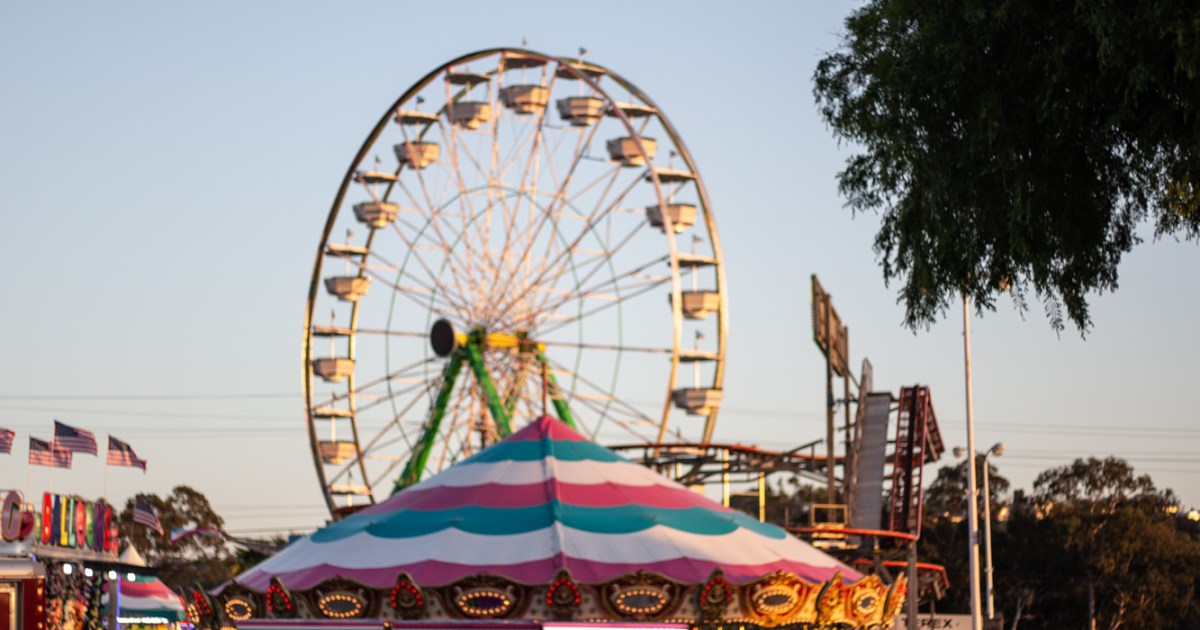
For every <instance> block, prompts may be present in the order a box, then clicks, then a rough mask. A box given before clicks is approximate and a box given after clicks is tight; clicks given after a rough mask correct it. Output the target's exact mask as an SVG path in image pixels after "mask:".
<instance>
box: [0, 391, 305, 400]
mask: <svg viewBox="0 0 1200 630" xmlns="http://www.w3.org/2000/svg"><path fill="white" fill-rule="evenodd" d="M267 398H276V399H279V398H292V399H299V398H300V394H298V393H290V394H285V393H265V394H262V393H259V394H0V400H247V399H267Z"/></svg>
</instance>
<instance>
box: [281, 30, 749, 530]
mask: <svg viewBox="0 0 1200 630" xmlns="http://www.w3.org/2000/svg"><path fill="white" fill-rule="evenodd" d="M727 311H728V299H727V295H726V283H725V273H724V266H723V262H722V257H721V248H720V244H719V241H718V238H717V230H716V225H715V223H714V218H713V209H712V207H711V204H710V203H709V200H708V196H707V194H706V192H705V188H704V183H703V181H702V179H701V177H700V173H699V171H698V169H697V167H696V164H695V162H694V161H693V160H692V157H691V155H690V154H689V152H688V150H687V147H685V146H684V143H683V140H682V138H681V137H680V136H679V134H678V133H677V132H676V130H675V128H674V127H673V126H672V125H671V123H670V121H669V120H668V119H667V117H666V115H665V114H664V113H663V112H662V110H661V109H660V108H659V107H658V106H657V105H656V104H655V103H654V102H653V101H651V100H650V98H649V97H648V96H647V95H646V94H645V93H644V92H642V91H641V90H640V89H638V88H637V87H636V86H635V85H633V84H632V83H630V82H629V81H627V80H625V79H624V78H622V77H621V76H619V75H617V74H616V73H614V72H612V71H611V70H608V69H606V68H603V67H601V66H598V65H595V64H592V63H588V62H585V61H584V59H583V56H582V51H581V55H580V56H579V57H577V58H561V57H554V56H549V55H544V54H540V53H536V52H532V51H528V50H514V49H492V50H485V51H481V52H477V53H473V54H470V55H466V56H463V57H459V58H457V59H454V60H453V61H450V62H448V63H446V64H444V65H442V66H440V67H438V68H436V69H434V70H433V71H432V72H430V73H429V74H427V75H426V76H425V77H424V78H422V79H421V80H420V81H418V82H417V83H416V84H414V85H413V86H412V87H410V88H409V89H408V90H407V91H405V92H404V94H403V95H402V96H401V97H400V99H399V100H397V101H396V102H395V103H394V104H393V105H392V106H391V107H389V108H388V109H387V110H386V112H385V113H384V115H383V116H382V117H381V118H380V119H379V122H378V123H377V124H376V125H375V127H374V128H373V129H372V130H371V132H370V133H369V134H368V136H367V139H366V141H365V142H364V143H363V144H362V147H361V148H360V149H359V151H358V153H357V154H356V155H355V156H354V159H353V160H352V161H351V163H350V167H349V169H348V170H347V172H346V175H345V177H344V178H343V180H342V183H341V186H340V187H339V188H338V191H337V194H336V195H335V197H334V202H333V207H332V209H331V210H330V212H329V216H328V219H327V221H326V223H325V228H324V230H323V232H322V236H321V243H320V248H319V251H318V255H317V257H316V261H315V263H314V266H313V274H312V282H311V285H310V287H309V292H308V308H307V317H306V321H305V334H304V341H305V344H304V395H305V406H306V410H307V415H308V433H309V439H310V442H311V445H312V456H313V459H314V462H315V464H316V468H317V474H318V477H319V479H320V483H321V486H322V491H323V493H324V495H325V500H326V503H327V505H328V506H329V508H330V510H331V511H332V512H333V513H335V514H341V513H344V512H352V511H353V510H354V509H356V508H361V507H363V506H366V505H370V504H373V503H376V502H378V501H380V500H382V499H384V498H386V497H387V496H389V495H390V494H391V493H393V492H394V491H396V490H398V489H402V488H404V487H407V486H409V485H412V484H413V483H415V482H417V481H419V480H420V479H422V478H423V477H424V476H426V475H427V474H429V473H431V472H436V471H438V470H441V469H443V468H445V467H446V466H448V465H450V464H451V463H453V462H455V461H461V460H462V459H465V458H467V457H469V456H470V455H471V454H473V453H475V452H477V451H478V450H479V449H480V448H483V447H485V446H487V445H489V444H491V443H494V442H496V441H497V440H499V439H501V438H503V437H504V436H506V435H508V434H510V433H511V432H512V431H514V430H515V429H517V428H519V426H518V425H519V424H520V423H522V422H524V421H527V420H528V419H530V418H534V417H537V416H538V415H539V414H540V409H541V405H542V400H541V399H542V396H543V392H548V398H549V403H550V405H551V406H552V407H553V412H554V413H555V415H557V417H558V418H559V419H560V420H562V421H563V422H566V423H567V424H568V425H570V426H572V427H575V428H577V429H578V430H580V431H582V432H584V433H585V434H587V435H589V436H590V437H593V438H598V439H601V440H603V441H606V442H616V441H625V442H633V443H637V444H664V443H684V442H686V443H695V444H706V443H708V442H709V441H710V440H711V438H712V432H713V427H714V425H715V422H716V418H717V412H718V410H719V407H720V402H721V396H722V390H721V387H722V383H723V380H724V369H725V345H726V328H727V319H726V318H727Z"/></svg>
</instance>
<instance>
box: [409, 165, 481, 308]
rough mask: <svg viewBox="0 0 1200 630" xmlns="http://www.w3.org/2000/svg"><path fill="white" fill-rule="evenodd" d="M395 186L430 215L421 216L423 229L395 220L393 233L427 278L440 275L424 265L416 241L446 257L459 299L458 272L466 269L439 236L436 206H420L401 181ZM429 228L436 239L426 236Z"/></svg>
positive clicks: (460, 284) (460, 277)
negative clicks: (402, 241)
mask: <svg viewBox="0 0 1200 630" xmlns="http://www.w3.org/2000/svg"><path fill="white" fill-rule="evenodd" d="M418 172H419V171H418ZM396 185H397V186H399V187H400V189H401V190H402V191H403V192H404V193H405V195H406V196H407V197H408V198H409V200H410V203H412V204H413V205H415V206H417V207H418V208H420V207H427V208H429V213H430V214H429V216H427V217H425V216H423V218H424V219H425V225H424V226H423V227H417V226H415V225H413V224H411V223H409V222H408V221H405V220H400V219H397V220H396V221H395V222H393V223H392V231H393V232H394V233H396V234H397V235H398V236H399V237H400V238H401V239H403V240H404V244H405V245H406V246H407V248H408V251H409V252H411V253H412V255H413V256H414V257H415V258H416V259H417V263H418V264H420V265H421V267H422V268H423V269H424V270H425V273H427V274H429V277H430V278H433V279H436V278H439V277H440V275H441V274H438V273H434V271H433V270H432V269H430V267H429V265H428V264H426V263H425V259H424V258H423V257H422V256H421V254H420V247H419V245H418V243H417V241H418V240H420V239H424V240H426V241H428V243H429V244H430V246H432V247H433V248H435V249H436V250H437V251H440V252H441V253H442V255H443V256H445V257H446V260H445V263H446V264H447V266H449V267H450V273H451V275H452V276H453V277H454V285H455V286H457V287H458V288H459V292H458V295H459V296H460V298H461V296H462V295H465V292H464V291H462V286H463V278H462V276H461V274H460V273H459V271H458V270H459V269H462V268H466V265H464V263H463V261H461V260H459V259H458V258H457V257H456V256H455V255H454V248H453V247H452V246H451V245H450V244H449V243H447V242H446V239H445V237H444V236H443V235H442V234H441V231H440V229H439V225H438V218H437V214H438V211H437V210H436V209H435V208H436V206H432V205H428V206H422V204H421V203H420V202H419V201H417V199H416V197H415V196H414V195H413V193H412V191H410V190H409V189H408V186H407V185H405V184H404V182H403V181H398V182H396ZM401 227H407V228H408V229H410V230H412V231H413V232H415V233H416V236H415V237H414V238H413V239H411V240H410V239H409V238H408V237H407V236H406V235H405V234H404V232H403V230H402V229H401ZM431 227H432V228H433V232H434V234H435V237H436V238H435V237H430V236H428V233H429V232H428V230H429V228H431ZM467 280H468V281H469V280H470V278H468V279H467ZM439 284H440V283H439Z"/></svg>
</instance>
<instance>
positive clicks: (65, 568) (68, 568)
mask: <svg viewBox="0 0 1200 630" xmlns="http://www.w3.org/2000/svg"><path fill="white" fill-rule="evenodd" d="M74 570H75V567H73V566H71V565H70V563H68V564H64V565H63V575H71V571H74Z"/></svg>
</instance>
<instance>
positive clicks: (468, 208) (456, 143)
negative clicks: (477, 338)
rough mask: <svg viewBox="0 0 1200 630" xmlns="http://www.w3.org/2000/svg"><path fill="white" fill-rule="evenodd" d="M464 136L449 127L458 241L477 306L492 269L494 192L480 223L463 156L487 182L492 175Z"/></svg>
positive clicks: (452, 127)
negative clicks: (489, 228) (490, 230)
mask: <svg viewBox="0 0 1200 630" xmlns="http://www.w3.org/2000/svg"><path fill="white" fill-rule="evenodd" d="M465 135H466V134H461V133H459V131H458V129H457V127H455V126H454V125H451V126H450V141H449V142H448V143H447V145H448V147H449V153H450V159H451V163H452V164H453V167H454V168H453V173H454V177H453V181H454V185H455V186H456V187H457V188H458V195H457V197H458V205H459V210H460V212H461V214H462V217H461V219H462V221H461V224H462V227H461V230H460V232H459V236H458V238H459V240H460V241H461V242H462V243H463V247H464V251H465V252H466V254H467V262H468V264H470V265H471V269H470V271H469V273H470V277H471V280H472V284H473V285H474V286H475V287H476V289H477V291H478V293H479V294H477V295H475V296H474V299H475V301H476V302H477V303H478V302H480V301H482V297H483V295H482V293H483V291H484V284H483V282H482V280H483V278H485V277H486V276H487V275H488V271H489V267H490V266H491V256H489V255H488V240H487V226H488V224H490V222H491V214H492V203H491V202H492V199H491V190H492V189H491V186H489V187H488V197H487V199H486V207H485V208H484V209H483V212H482V214H483V220H482V221H479V220H477V218H478V216H479V214H480V213H479V212H478V211H477V210H476V209H475V204H474V203H473V201H472V198H471V194H470V191H468V189H467V185H466V182H465V181H464V176H465V174H464V173H463V169H462V160H461V158H460V156H461V155H465V156H466V158H467V161H468V162H469V163H470V164H471V165H472V166H473V167H474V170H475V172H476V173H477V174H478V175H479V176H480V177H482V178H483V179H484V180H485V181H489V174H488V171H487V170H486V169H485V168H484V166H483V164H481V163H480V161H479V160H478V159H477V158H476V157H475V155H474V154H473V153H472V152H471V148H470V146H469V145H468V144H467V143H466V142H465V141H463V140H462V139H461V138H463V137H464V136H465ZM472 224H474V228H475V232H476V234H477V235H478V239H479V244H478V245H479V247H480V248H481V249H482V251H481V252H476V251H475V247H473V246H472V244H471V236H470V235H471V228H472ZM441 236H442V235H441V234H440V231H439V237H441ZM443 240H444V239H443ZM477 270H478V272H479V277H478V278H476V273H475V272H476V271H477Z"/></svg>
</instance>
